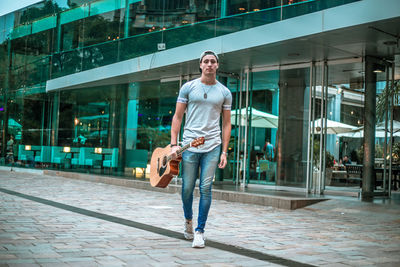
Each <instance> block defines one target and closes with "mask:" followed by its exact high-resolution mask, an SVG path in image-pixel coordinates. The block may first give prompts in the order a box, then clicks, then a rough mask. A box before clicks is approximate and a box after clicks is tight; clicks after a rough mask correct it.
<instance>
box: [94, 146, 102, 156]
mask: <svg viewBox="0 0 400 267" xmlns="http://www.w3.org/2000/svg"><path fill="white" fill-rule="evenodd" d="M102 151H103V149H102V148H101V147H95V148H94V153H96V154H101V152H102Z"/></svg>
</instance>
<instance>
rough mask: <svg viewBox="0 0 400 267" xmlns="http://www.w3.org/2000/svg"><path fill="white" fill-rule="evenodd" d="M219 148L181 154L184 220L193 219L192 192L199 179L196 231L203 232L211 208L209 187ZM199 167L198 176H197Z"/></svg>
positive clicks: (217, 159)
mask: <svg viewBox="0 0 400 267" xmlns="http://www.w3.org/2000/svg"><path fill="white" fill-rule="evenodd" d="M220 151H221V146H220V145H219V146H217V147H216V148H214V149H213V150H211V151H209V152H206V153H195V152H190V151H185V152H183V154H182V202H183V212H184V215H185V219H187V220H191V219H192V218H193V209H192V204H193V191H194V187H195V186H196V179H197V178H198V177H200V184H199V188H200V203H199V216H198V218H197V228H196V231H200V232H202V233H203V232H204V227H205V226H206V221H207V217H208V211H209V210H210V206H211V187H212V181H213V178H214V174H215V170H216V168H217V165H218V162H219V155H220ZM199 167H200V176H199Z"/></svg>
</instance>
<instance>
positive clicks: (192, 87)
mask: <svg viewBox="0 0 400 267" xmlns="http://www.w3.org/2000/svg"><path fill="white" fill-rule="evenodd" d="M218 61H219V59H218V56H217V55H216V54H215V53H214V52H212V51H205V52H203V53H202V54H201V56H200V72H201V77H200V78H198V79H195V80H192V81H189V82H187V83H185V84H184V85H183V86H182V88H181V89H180V91H179V96H178V100H177V103H176V110H175V114H174V117H173V119H172V125H171V155H172V157H173V158H176V156H177V154H176V151H177V150H178V149H179V148H180V146H179V145H178V142H177V141H178V140H177V138H178V133H179V131H180V127H181V123H182V118H183V114H184V113H185V111H186V121H185V126H184V131H183V141H182V143H183V144H187V143H189V142H191V141H193V140H194V139H196V138H198V137H202V136H204V137H205V143H204V145H203V146H201V147H200V148H189V149H188V150H186V151H185V152H183V154H182V202H183V212H184V216H185V222H184V224H185V228H184V236H185V238H186V239H193V244H192V247H196V248H202V247H204V246H205V245H204V240H205V238H204V228H205V225H206V221H207V217H208V212H209V210H210V206H211V188H212V181H213V178H214V175H215V170H216V168H217V166H218V167H219V168H225V166H226V164H227V150H228V144H229V138H230V135H231V119H230V118H231V104H232V94H231V92H230V91H229V89H228V88H226V87H225V86H224V85H223V84H221V83H220V82H218V81H217V79H216V76H217V70H218V66H219V64H218V63H219V62H218ZM221 114H222V138H221V129H220V119H221ZM199 169H200V171H199ZM197 178H199V179H200V184H199V189H200V203H199V214H198V218H197V227H196V229H195V233H194V234H193V223H192V218H193V209H192V204H193V191H194V188H195V185H196V179H197Z"/></svg>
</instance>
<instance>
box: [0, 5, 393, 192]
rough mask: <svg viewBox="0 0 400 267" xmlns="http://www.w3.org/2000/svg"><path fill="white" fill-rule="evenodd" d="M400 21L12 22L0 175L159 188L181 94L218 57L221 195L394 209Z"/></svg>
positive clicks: (105, 16) (200, 12)
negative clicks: (226, 104)
mask: <svg viewBox="0 0 400 267" xmlns="http://www.w3.org/2000/svg"><path fill="white" fill-rule="evenodd" d="M398 10H400V2H399V1H397V0H386V1H385V3H384V4H383V3H382V1H380V0H269V1H250V0H221V1H209V0H178V1H169V0H142V1H138V0H97V1H89V0H87V1H85V0H47V1H41V2H39V3H37V4H34V5H31V6H27V7H25V8H23V9H20V10H17V11H14V12H12V13H9V14H6V15H3V16H2V17H0V78H1V79H0V80H1V83H0V88H1V91H0V92H1V98H0V112H1V113H0V114H1V116H0V120H1V127H2V128H1V130H2V135H1V155H2V156H1V164H2V165H7V166H9V165H12V166H18V167H26V168H41V169H56V170H63V171H71V172H84V173H87V172H89V173H96V174H107V175H115V176H124V177H134V178H140V179H148V171H149V159H150V157H151V152H152V151H153V150H154V149H155V148H156V147H163V146H166V145H167V144H168V143H169V141H170V138H169V136H170V125H171V121H172V116H173V114H174V111H175V104H176V98H177V94H178V91H179V88H180V86H182V85H183V83H185V82H186V81H188V80H191V79H194V78H196V77H199V76H200V73H199V71H198V57H199V55H200V54H201V52H202V51H204V50H214V51H215V52H217V53H218V54H219V56H220V68H219V72H218V80H219V81H220V82H222V83H223V84H225V85H226V86H227V87H228V88H229V89H230V90H231V92H232V95H233V106H232V117H231V121H232V137H231V141H230V145H229V164H228V166H227V168H226V169H224V170H223V171H222V170H221V171H218V172H217V175H216V178H215V180H216V182H220V183H228V184H235V185H239V184H241V185H249V186H255V185H256V184H257V185H258V184H261V185H265V186H272V188H275V189H279V188H281V187H282V188H288V189H293V190H303V191H307V192H314V193H323V192H324V191H326V189H327V188H328V189H329V188H330V187H335V188H336V189H337V188H339V190H340V189H344V188H345V189H346V190H348V188H354V190H358V189H359V187H360V185H361V184H362V185H361V187H362V192H363V194H364V195H365V196H371V195H374V194H376V193H382V192H383V193H384V194H390V192H391V190H395V189H396V183H393V180H395V178H396V175H397V172H396V171H395V170H396V164H397V158H398V157H400V146H399V147H397V135H396V134H397V132H396V129H397V130H400V125H397V124H396V122H397V120H396V119H398V120H400V118H397V116H399V115H398V112H397V104H398V98H397V94H393V92H395V93H396V92H398V89H396V86H398V84H397V82H396V81H398V79H399V78H400V76H399V68H398V66H400V62H399V61H400V60H399V58H400V56H399V54H400V49H399V44H398V42H399V32H400V26H399V25H400V13H399V12H398ZM396 66H397V67H396ZM397 88H398V87H397ZM386 100H387V101H386ZM396 127H398V128H396ZM390 136H392V138H390ZM10 139H13V141H10ZM267 141H268V142H269V144H268V145H267V143H266V142H267ZM11 143H13V145H12V146H11ZM397 153H398V154H397ZM345 156H347V157H348V158H350V159H351V161H352V165H354V166H353V167H354V168H347V169H346V168H343V167H342V166H341V159H343V158H345ZM390 159H392V160H390ZM350 169H354V173H349V170H350ZM353 174H354V175H353ZM357 175H358V177H357ZM397 179H398V178H397ZM361 182H362V183H361Z"/></svg>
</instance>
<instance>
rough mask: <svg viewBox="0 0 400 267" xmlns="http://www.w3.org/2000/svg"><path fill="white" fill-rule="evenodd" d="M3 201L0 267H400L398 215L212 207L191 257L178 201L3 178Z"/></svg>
mask: <svg viewBox="0 0 400 267" xmlns="http://www.w3.org/2000/svg"><path fill="white" fill-rule="evenodd" d="M0 201H1V205H0V266H281V265H283V266H302V265H303V266H307V265H315V266H400V209H399V208H400V206H399V205H385V204H374V203H365V202H360V201H357V200H348V199H339V198H337V199H331V200H328V201H323V202H320V203H317V204H314V205H312V206H308V207H306V208H302V209H297V210H294V211H290V210H283V209H276V208H272V207H264V206H259V205H250V204H240V203H232V202H226V201H222V200H214V201H213V205H212V207H211V210H210V216H209V220H208V222H207V227H206V237H207V241H206V245H207V247H206V248H205V249H193V248H191V243H190V242H188V241H186V240H184V239H183V238H182V234H181V232H182V228H183V225H182V222H183V219H182V218H183V214H182V210H181V203H180V196H179V194H164V193H160V192H152V191H145V190H138V189H134V188H127V187H121V186H114V185H107V184H100V183H93V182H87V181H81V180H75V179H68V178H62V177H57V176H46V175H38V174H32V173H29V174H27V173H16V172H9V171H0ZM197 204H198V199H197V198H196V199H195V204H194V209H195V214H197Z"/></svg>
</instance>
